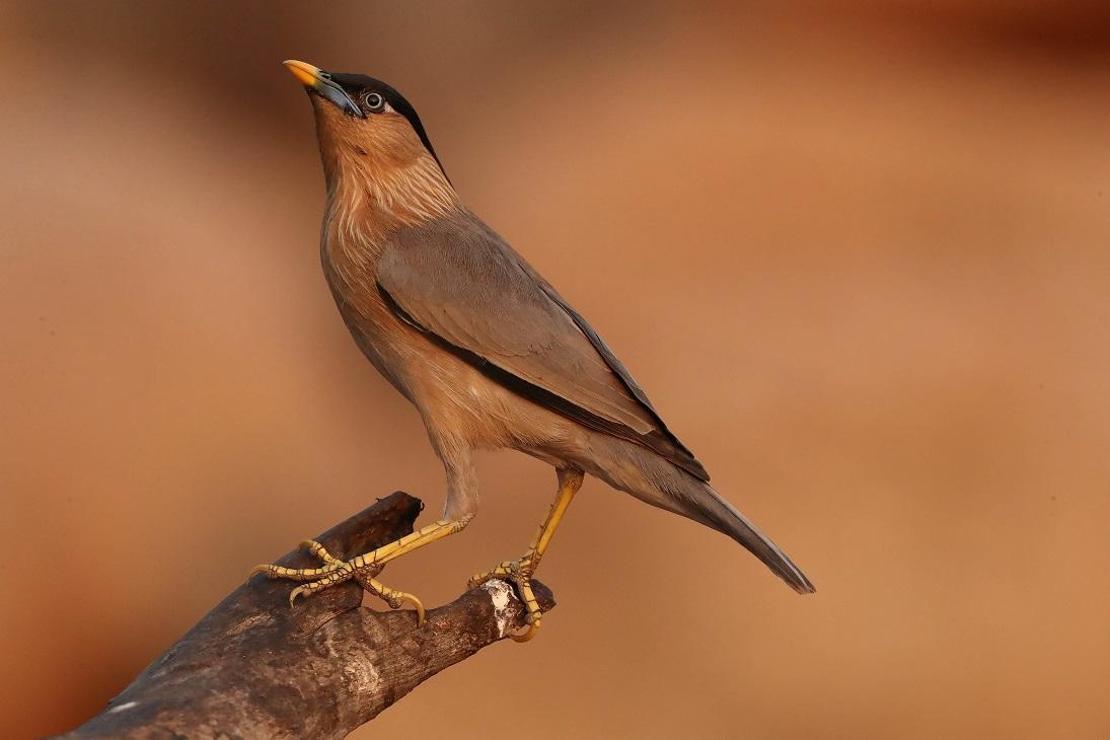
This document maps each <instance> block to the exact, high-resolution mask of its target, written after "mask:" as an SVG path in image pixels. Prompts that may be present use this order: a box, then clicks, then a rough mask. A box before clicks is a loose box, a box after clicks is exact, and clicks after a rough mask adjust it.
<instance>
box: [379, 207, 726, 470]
mask: <svg viewBox="0 0 1110 740" xmlns="http://www.w3.org/2000/svg"><path fill="white" fill-rule="evenodd" d="M378 289H379V290H380V291H381V293H382V296H383V298H384V299H385V300H386V302H387V304H389V305H390V306H391V308H392V309H393V310H394V312H395V313H396V314H397V315H398V317H399V318H400V319H402V320H404V321H406V322H408V323H409V324H411V325H412V326H414V327H415V328H417V329H418V330H420V331H422V332H424V333H425V334H427V335H429V336H430V337H432V338H433V340H434V341H437V342H439V343H440V344H441V345H443V346H444V347H445V348H447V349H449V350H450V351H452V352H455V353H456V354H458V355H459V356H461V357H463V358H464V359H466V360H467V361H468V362H470V363H471V364H473V365H474V366H476V367H477V368H479V369H480V370H482V371H483V372H484V373H486V374H487V375H488V376H489V377H491V378H492V379H494V380H495V381H497V382H499V383H501V384H502V385H505V386H507V387H509V388H510V389H512V390H513V391H515V392H517V393H520V394H521V395H523V396H525V397H526V398H529V399H531V400H532V401H534V402H536V403H538V404H540V405H541V406H544V407H546V408H549V409H551V410H553V411H555V412H557V413H559V414H562V415H563V416H566V417H568V418H570V419H573V420H575V421H577V422H579V423H581V424H583V425H584V426H587V427H590V428H592V429H594V430H597V431H601V432H605V433H607V434H611V435H613V436H616V437H621V438H623V439H627V440H629V441H632V442H635V443H637V444H641V445H643V446H645V447H647V448H649V449H651V450H654V451H655V452H657V453H658V454H660V455H662V456H663V457H664V458H666V459H667V460H669V461H670V462H672V463H673V464H675V465H677V466H679V467H680V468H682V469H684V470H686V471H687V472H689V473H690V474H692V475H694V476H695V477H697V478H699V479H701V480H704V481H708V480H709V475H708V474H707V473H706V471H705V468H704V467H702V465H701V463H700V462H698V460H697V459H696V458H695V457H694V455H693V454H692V453H691V452H690V451H689V450H688V449H687V448H686V447H685V446H684V445H683V444H682V443H681V442H680V441H679V440H678V438H676V437H675V436H674V435H673V434H672V433H671V432H670V430H669V429H667V426H666V424H664V423H663V420H662V419H661V418H659V415H658V414H657V413H656V411H655V409H654V408H653V407H652V405H651V403H650V402H649V401H648V399H647V396H646V395H645V394H644V392H643V390H641V389H640V387H639V386H638V385H637V384H636V382H635V381H634V380H633V379H632V376H631V375H630V374H629V373H628V370H626V369H625V367H624V366H623V365H622V364H621V363H620V361H619V360H618V359H617V358H616V357H615V356H614V355H613V352H612V351H611V350H610V349H609V347H608V346H607V345H606V344H605V343H604V342H603V341H602V340H601V338H600V337H599V336H598V335H597V333H596V332H595V331H594V330H593V328H592V327H590V325H589V324H588V323H586V320H585V319H583V318H582V317H581V316H580V315H579V314H578V313H577V312H576V311H574V309H572V308H571V307H570V306H569V305H568V304H567V302H566V301H565V300H564V299H563V298H562V297H561V296H560V295H559V294H558V293H557V292H556V291H555V289H554V288H552V287H551V285H549V284H548V283H547V282H546V281H545V280H544V279H543V278H542V277H540V276H539V275H538V274H537V273H536V272H535V271H534V270H533V269H532V268H531V266H529V265H528V264H527V263H526V262H525V261H524V259H523V258H521V257H520V255H518V254H517V253H516V252H514V251H513V249H512V248H511V247H509V245H508V244H506V243H505V242H504V240H502V239H501V237H499V236H498V235H497V234H496V233H495V232H493V231H492V230H491V229H490V228H489V227H488V226H486V225H485V224H484V223H483V222H482V221H480V220H479V219H478V218H476V217H474V216H473V215H471V214H469V213H466V212H463V213H460V214H458V215H457V216H455V217H452V218H444V219H440V220H437V221H433V222H429V223H426V224H422V225H420V226H416V227H410V228H406V229H402V230H401V231H399V232H398V233H397V234H396V235H395V237H394V239H393V240H392V241H391V242H390V243H389V244H388V245H387V246H386V248H385V250H384V251H383V253H382V256H381V258H380V260H379V263H378Z"/></svg>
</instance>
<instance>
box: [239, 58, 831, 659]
mask: <svg viewBox="0 0 1110 740" xmlns="http://www.w3.org/2000/svg"><path fill="white" fill-rule="evenodd" d="M285 65H286V67H288V69H289V71H290V72H292V73H293V75H294V76H296V78H297V79H298V80H300V82H301V83H302V84H303V85H304V87H305V89H306V90H307V91H308V95H309V99H310V100H311V102H312V107H313V110H314V112H315V117H316V132H317V136H318V139H319V146H320V156H321V159H322V160H323V166H324V177H325V179H326V183H327V198H326V203H325V208H324V223H323V231H322V236H321V260H322V262H323V267H324V273H325V275H326V276H327V281H328V285H329V286H330V287H331V291H332V294H333V296H334V298H335V302H336V304H338V307H339V312H340V314H341V315H342V316H343V320H344V321H345V322H346V324H347V327H348V328H349V329H350V331H351V334H352V335H353V336H354V339H355V342H356V343H357V344H358V346H359V348H360V349H361V350H362V352H363V353H364V354H365V355H366V357H367V358H368V359H369V360H370V362H371V363H373V365H374V367H376V368H377V369H378V371H379V372H381V374H382V375H384V376H385V377H386V378H387V379H388V380H389V382H390V383H392V384H393V386H394V387H395V388H396V389H397V390H398V391H400V392H401V394H402V395H404V396H405V398H407V399H408V400H409V401H411V402H412V404H413V405H414V406H415V407H416V409H417V410H418V411H419V412H420V415H421V416H422V417H423V420H424V424H425V426H426V427H427V429H428V437H429V438H430V440H431V443H432V447H433V448H434V449H435V452H436V454H437V455H438V456H439V457H440V459H441V460H442V461H443V465H444V467H445V468H446V471H447V503H446V507H445V509H444V512H443V517H442V518H441V519H440V520H438V521H436V522H434V523H432V524H429V525H427V526H425V527H422V528H420V529H418V530H417V531H415V532H413V533H412V534H410V535H408V536H407V537H403V538H401V539H400V540H397V541H396V542H393V543H390V544H387V545H385V546H383V547H380V548H378V549H376V550H374V551H373V552H368V553H366V554H364V555H360V556H358V557H356V558H353V559H352V560H349V561H345V562H344V561H341V560H339V559H337V558H335V557H333V556H332V555H331V554H330V553H328V552H327V551H326V550H325V549H324V548H323V547H322V546H320V545H319V544H318V543H315V542H307V543H305V544H306V546H307V547H308V548H309V549H310V550H311V551H312V552H313V553H314V554H315V555H316V556H317V557H318V558H320V560H321V561H322V565H321V567H319V568H303V569H293V568H284V567H281V566H277V565H261V566H258V567H257V568H256V569H255V570H256V571H258V572H262V573H265V574H266V575H268V576H270V577H272V578H288V579H292V580H295V581H301V582H302V583H303V585H301V586H299V587H297V588H295V589H293V591H292V593H291V594H290V603H292V602H293V601H294V600H295V599H296V598H297V597H298V596H301V595H307V594H312V593H315V592H317V591H320V590H322V589H325V588H327V587H329V586H331V585H334V584H337V583H341V582H344V581H347V580H350V579H355V580H357V581H358V582H359V583H361V584H362V585H363V586H364V587H365V588H366V589H367V590H369V591H371V592H373V593H375V594H377V595H378V596H380V597H381V598H383V599H384V600H385V601H386V602H387V603H388V604H389V605H390V606H392V607H393V608H397V607H399V606H400V605H401V604H402V603H404V602H409V603H411V604H412V605H413V606H415V607H416V609H417V611H418V612H419V614H420V618H421V619H422V618H423V612H424V609H423V606H422V605H421V603H420V600H419V599H417V598H416V597H415V596H413V595H412V594H408V593H405V592H403V591H397V590H394V589H391V588H389V587H387V586H385V585H384V584H382V583H380V582H379V581H377V580H376V579H375V577H376V576H377V575H378V574H379V573H380V571H381V570H382V568H383V566H384V565H385V563H387V562H389V561H390V560H393V559H394V558H397V557H400V556H401V555H404V554H406V553H409V552H412V551H413V550H415V549H417V548H419V547H422V546H424V545H426V544H428V543H430V542H434V541H436V540H438V539H441V538H443V537H446V536H447V535H450V534H453V533H455V532H458V531H459V530H461V529H462V528H463V527H465V526H466V525H467V523H468V522H470V520H471V519H473V518H474V516H475V514H476V513H477V511H478V479H477V475H476V473H475V469H474V462H473V452H474V451H475V450H477V449H483V448H484V449H490V448H509V449H514V450H519V451H521V452H524V453H526V454H529V455H532V456H534V457H537V458H539V459H541V460H544V461H546V462H548V463H550V464H551V465H552V466H554V467H555V471H556V473H557V476H558V494H557V496H556V499H555V503H554V504H553V505H552V507H551V510H550V512H549V513H548V515H547V518H546V520H545V521H544V522H543V524H542V525H541V526H540V530H539V532H538V534H537V535H536V537H535V539H534V540H533V542H532V545H531V547H530V548H529V549H528V551H527V552H526V553H525V554H524V555H523V556H522V557H520V558H518V559H516V560H511V561H506V562H503V563H501V564H500V565H498V566H497V567H496V568H494V569H493V570H491V571H489V572H488V573H484V574H481V575H478V576H474V577H473V578H472V579H471V585H475V584H477V583H481V582H483V581H485V580H487V579H490V578H506V579H509V580H510V581H512V582H513V583H514V584H515V585H516V587H517V589H518V591H519V592H520V594H521V598H522V600H523V601H524V603H525V604H526V605H527V608H528V612H529V627H528V629H527V631H526V632H524V633H523V634H521V635H516V636H515V637H516V638H517V639H519V640H527V639H529V638H531V637H532V636H533V635H534V634H535V632H536V630H537V629H538V628H539V626H540V617H541V615H540V610H539V607H538V605H537V603H536V599H535V596H534V594H533V593H532V589H531V586H530V578H531V576H532V574H533V573H534V572H535V570H536V566H538V565H539V562H540V558H542V557H543V555H544V552H545V551H546V550H547V546H548V544H549V543H550V541H551V536H552V534H553V533H554V532H555V529H556V527H557V526H558V524H559V521H560V519H562V517H563V514H564V513H565V512H566V510H567V507H568V506H569V505H570V502H571V500H572V499H573V498H574V495H575V493H577V491H578V489H579V487H580V486H581V485H582V479H583V474H584V473H589V474H590V475H593V476H596V477H598V478H600V479H601V480H603V481H605V482H606V483H608V484H609V485H610V486H612V487H614V488H617V489H619V490H621V491H625V492H627V493H630V494H632V495H633V496H635V497H636V498H638V499H640V500H641V501H644V502H646V503H649V504H651V505H653V506H658V507H659V508H662V509H666V510H667V511H672V512H674V513H676V514H681V515H683V516H685V517H689V518H690V519H693V520H694V521H697V522H700V523H702V524H704V525H706V526H708V527H711V528H713V529H716V530H717V531H719V532H723V533H724V534H726V535H728V536H729V537H731V538H733V539H734V540H736V541H737V542H739V543H740V544H741V545H743V546H744V547H746V548H747V549H748V550H750V551H751V552H752V553H753V554H754V555H755V556H756V557H757V558H759V559H760V560H762V561H763V562H764V563H765V564H766V565H767V567H769V568H770V569H771V570H772V571H774V573H775V574H776V575H778V576H779V577H780V578H782V579H783V580H784V581H786V583H787V584H789V585H790V586H791V587H792V588H793V589H794V590H796V591H798V592H800V593H810V592H812V591H813V590H814V589H813V585H812V584H811V583H810V582H809V580H808V579H807V578H806V577H805V575H803V574H802V572H801V571H800V570H799V569H798V568H797V567H796V566H795V565H794V563H792V562H791V561H790V558H788V557H787V556H786V555H785V554H784V553H783V552H782V550H780V549H779V548H778V547H777V546H775V544H774V543H773V542H771V540H769V539H768V538H767V537H766V536H764V535H763V534H762V533H761V532H760V531H759V530H758V529H756V528H755V526H754V525H752V524H751V522H749V521H748V520H747V519H745V518H744V516H743V515H742V514H741V513H740V512H739V511H737V510H736V508H735V507H733V506H732V505H731V504H730V503H728V502H727V501H725V500H724V499H723V498H721V497H720V496H719V495H718V494H717V492H716V491H714V490H713V488H711V487H710V485H709V474H708V473H706V471H705V468H704V467H702V464H701V463H700V462H698V460H697V459H696V458H695V457H694V455H693V453H691V452H690V450H688V449H687V448H686V446H685V445H683V444H682V442H680V441H679V440H678V438H677V437H676V436H675V435H674V434H673V433H671V431H670V430H669V429H668V428H667V426H666V424H664V423H663V420H662V419H661V418H660V417H659V414H658V413H656V411H655V409H654V407H652V405H651V402H650V401H648V398H647V396H646V395H645V394H644V391H643V390H642V389H641V388H640V386H639V385H637V384H636V381H635V380H633V379H632V375H631V374H629V372H628V370H627V369H625V367H624V365H622V364H621V362H620V360H618V359H617V357H616V355H615V354H613V351H612V350H611V349H609V347H608V345H606V344H605V342H604V341H602V339H601V337H600V336H598V334H597V332H596V331H594V329H593V328H592V327H591V326H590V325H589V324H588V323H586V320H585V319H584V318H583V317H582V316H581V315H580V314H579V313H578V312H577V311H575V310H574V309H573V308H572V307H571V306H570V304H569V303H568V302H567V301H566V299H565V298H563V297H562V296H561V295H559V293H558V292H557V291H556V290H555V288H553V287H552V286H551V284H550V283H548V282H547V281H546V280H544V279H543V278H542V277H541V276H540V275H539V274H538V273H537V272H536V271H535V270H534V269H533V268H532V267H531V266H530V265H529V264H528V263H527V262H525V261H524V258H522V257H521V256H520V255H519V254H517V253H516V252H515V251H514V250H513V249H512V247H510V246H509V245H508V244H507V243H505V241H504V240H503V239H502V238H501V237H500V236H498V235H497V233H496V232H494V231H493V229H491V228H490V227H489V226H487V225H486V224H485V223H484V222H483V221H482V220H481V219H480V218H478V217H477V216H476V215H474V214H473V213H471V212H470V211H469V210H468V209H467V208H466V207H465V206H464V205H463V204H462V202H461V201H460V200H459V196H458V194H457V193H456V192H455V189H454V187H453V186H452V185H451V181H450V180H449V179H448V177H447V174H446V172H445V171H444V169H443V166H442V164H441V163H440V161H439V158H438V157H437V156H436V153H435V149H433V148H432V143H431V141H429V139H428V134H427V133H426V132H425V130H424V126H423V125H422V124H421V122H420V119H419V117H417V115H416V111H415V110H414V109H413V107H412V105H410V104H409V102H408V101H407V100H405V98H403V97H402V96H401V94H400V93H398V92H397V91H396V90H394V89H393V88H392V87H390V86H389V85H387V84H385V83H383V82H380V81H378V80H375V79H372V78H370V77H366V76H363V75H357V74H342V73H338V72H335V73H332V72H326V71H324V70H322V69H319V68H317V67H314V66H312V65H311V64H306V63H304V62H298V61H287V62H285Z"/></svg>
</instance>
